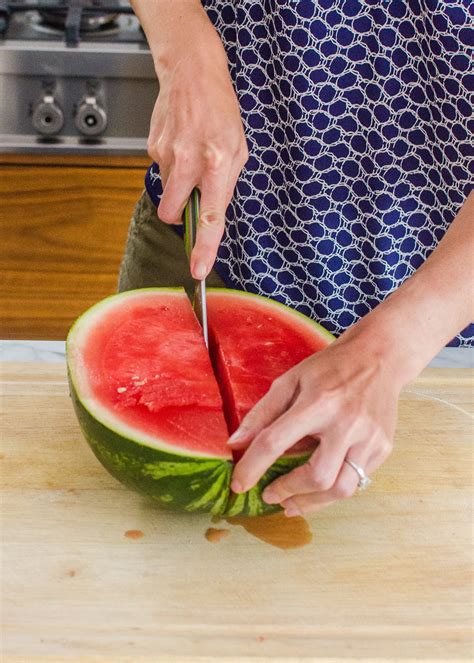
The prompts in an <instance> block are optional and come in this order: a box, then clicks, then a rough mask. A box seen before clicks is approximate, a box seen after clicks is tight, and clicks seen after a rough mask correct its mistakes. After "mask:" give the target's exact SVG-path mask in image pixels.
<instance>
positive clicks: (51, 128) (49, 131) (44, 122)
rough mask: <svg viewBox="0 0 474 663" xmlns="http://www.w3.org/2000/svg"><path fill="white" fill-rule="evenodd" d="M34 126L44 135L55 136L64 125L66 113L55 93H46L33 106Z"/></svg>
mask: <svg viewBox="0 0 474 663" xmlns="http://www.w3.org/2000/svg"><path fill="white" fill-rule="evenodd" d="M32 122H33V127H34V128H35V129H36V131H37V132H38V133H40V134H42V135H43V136H53V135H54V134H57V133H59V132H60V131H61V129H62V128H63V125H64V114H63V111H62V110H61V107H60V106H59V105H58V103H57V101H55V99H54V97H53V95H51V94H45V95H44V97H43V98H42V99H41V101H39V102H38V103H37V104H36V106H35V107H34V108H33V115H32Z"/></svg>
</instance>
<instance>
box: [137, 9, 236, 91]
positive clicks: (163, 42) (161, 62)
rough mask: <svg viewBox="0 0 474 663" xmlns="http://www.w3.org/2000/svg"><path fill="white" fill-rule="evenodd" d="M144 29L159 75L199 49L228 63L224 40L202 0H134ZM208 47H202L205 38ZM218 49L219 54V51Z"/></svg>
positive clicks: (201, 53)
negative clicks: (221, 39) (204, 7)
mask: <svg viewBox="0 0 474 663" xmlns="http://www.w3.org/2000/svg"><path fill="white" fill-rule="evenodd" d="M131 4H132V7H133V10H134V12H135V14H136V15H137V17H138V19H139V21H140V24H141V26H142V28H143V30H144V31H145V34H146V38H147V41H148V45H149V47H150V50H151V52H152V55H153V61H154V63H155V69H156V72H157V75H158V77H159V78H161V77H163V76H165V75H166V74H167V72H169V71H170V70H172V69H173V68H174V67H175V65H176V63H177V61H179V60H180V59H181V58H183V56H184V57H186V54H188V55H189V56H191V57H193V56H194V54H195V51H196V49H199V52H200V55H202V56H203V57H204V56H205V55H206V52H209V53H212V57H213V58H215V57H219V55H217V53H218V54H220V55H221V57H222V58H223V59H224V60H225V62H227V60H226V58H225V51H224V49H223V47H222V42H221V41H220V38H219V36H218V34H217V32H216V31H215V29H214V27H213V25H212V23H211V21H210V20H209V18H208V16H207V14H206V12H205V11H204V9H203V7H202V4H201V1H200V0H131ZM203 39H204V40H205V43H206V48H201V47H200V46H199V44H202V43H203V42H202V40H203ZM216 51H217V53H216Z"/></svg>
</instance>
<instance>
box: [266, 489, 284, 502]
mask: <svg viewBox="0 0 474 663" xmlns="http://www.w3.org/2000/svg"><path fill="white" fill-rule="evenodd" d="M262 497H263V500H264V502H266V503H267V504H278V502H280V497H279V496H278V495H277V493H275V492H274V491H273V490H264V491H263V493H262Z"/></svg>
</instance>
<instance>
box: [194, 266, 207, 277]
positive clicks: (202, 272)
mask: <svg viewBox="0 0 474 663" xmlns="http://www.w3.org/2000/svg"><path fill="white" fill-rule="evenodd" d="M206 273H207V267H206V265H205V264H204V263H203V262H198V263H197V264H196V266H195V268H194V277H195V278H196V279H198V280H199V281H201V280H202V279H205V278H206Z"/></svg>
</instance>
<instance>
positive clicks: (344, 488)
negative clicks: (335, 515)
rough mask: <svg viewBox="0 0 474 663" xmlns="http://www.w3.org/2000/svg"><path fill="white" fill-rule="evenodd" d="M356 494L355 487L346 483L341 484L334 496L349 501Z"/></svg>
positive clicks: (336, 488)
mask: <svg viewBox="0 0 474 663" xmlns="http://www.w3.org/2000/svg"><path fill="white" fill-rule="evenodd" d="M354 493H355V486H352V485H351V484H349V483H346V482H340V483H338V484H337V485H336V487H335V489H334V494H335V496H336V497H337V498H338V499H347V498H348V497H352V495H353V494H354Z"/></svg>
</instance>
